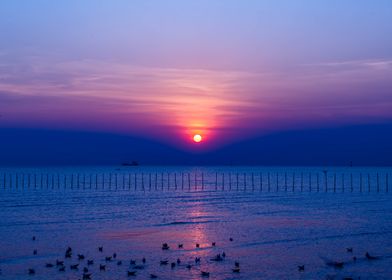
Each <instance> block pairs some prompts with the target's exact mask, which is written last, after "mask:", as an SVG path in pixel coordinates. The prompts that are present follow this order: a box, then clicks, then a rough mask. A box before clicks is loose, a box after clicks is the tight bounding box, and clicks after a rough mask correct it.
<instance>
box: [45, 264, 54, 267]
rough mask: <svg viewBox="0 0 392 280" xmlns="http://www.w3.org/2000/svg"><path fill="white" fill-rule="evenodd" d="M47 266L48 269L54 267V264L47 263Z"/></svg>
mask: <svg viewBox="0 0 392 280" xmlns="http://www.w3.org/2000/svg"><path fill="white" fill-rule="evenodd" d="M45 266H46V267H53V266H54V264H52V263H47V264H46V265H45Z"/></svg>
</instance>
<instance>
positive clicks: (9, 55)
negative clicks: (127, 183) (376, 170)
mask: <svg viewBox="0 0 392 280" xmlns="http://www.w3.org/2000/svg"><path fill="white" fill-rule="evenodd" d="M391 18H392V2H391V1H389V0H375V1H369V0H366V1H365V0H345V1H341V0H328V1H324V0H313V1H307V0H296V1H292V0H275V1H266V0H265V1H264V0H259V1H254V0H225V1H219V0H187V1H183V0H166V1H160V0H150V1H145V0H130V1H126V0H117V1H103V0H84V1H78V0H57V1H53V0H34V1H23V0H2V1H1V2H0V136H1V135H2V137H0V144H2V145H1V146H0V152H2V155H3V157H2V159H0V164H2V165H7V164H21V165H23V164H31V165H34V164H43V163H45V164H52V163H53V164H55V163H64V164H67V163H69V164H71V163H80V162H85V160H84V159H85V158H86V156H91V154H90V153H89V152H87V150H91V147H92V146H94V147H96V148H97V149H98V148H99V149H100V151H102V150H106V157H105V158H107V159H110V160H108V161H107V162H105V160H102V159H101V160H100V159H99V158H95V157H94V159H95V160H93V161H92V162H88V163H89V164H94V163H100V164H105V163H114V162H116V161H120V160H126V159H125V157H129V159H130V158H131V157H132V159H135V158H137V159H138V160H140V161H142V162H143V161H145V162H146V163H149V164H154V163H160V164H165V163H170V164H181V163H188V162H192V163H194V162H193V161H192V160H191V159H190V158H197V159H198V161H202V162H203V163H209V162H211V163H212V162H214V163H217V164H219V163H221V164H227V163H228V162H229V161H230V162H238V163H241V164H248V163H252V164H253V163H254V164H257V163H262V164H279V163H281V164H285V163H292V164H295V163H297V164H304V163H306V164H327V163H328V164H345V163H347V162H348V161H349V160H350V158H357V161H358V162H360V163H361V164H364V165H367V164H368V165H377V164H380V165H391V164H392V160H391V157H390V156H389V155H388V154H386V153H385V152H384V153H383V151H384V150H391V149H392V144H389V145H388V142H386V139H390V138H388V137H390V134H391V133H390V128H391V126H390V125H391V124H392V36H390V35H389V34H392V20H391ZM342 129H343V130H342ZM344 131H352V133H351V134H350V133H343V132H344ZM374 131H377V135H372V137H370V138H371V141H368V142H366V143H363V142H361V141H359V142H358V135H361V136H362V137H369V135H370V134H371V133H374ZM336 133H338V134H339V133H341V134H342V133H343V136H342V137H343V138H341V140H339V139H336ZM195 134H200V135H201V136H202V137H203V141H202V142H200V143H197V144H196V143H194V142H193V141H192V139H193V136H194V135H195ZM292 135H302V136H301V137H303V141H300V142H299V143H298V145H297V146H296V149H297V150H298V151H299V152H300V154H302V155H304V158H307V160H306V161H303V160H301V159H296V161H293V156H292V155H290V152H287V151H286V152H283V151H282V150H281V149H280V148H279V147H277V146H276V145H275V144H274V143H278V142H279V143H282V145H287V143H289V142H290V143H291V142H292V141H293V138H292ZM317 135H324V136H323V137H321V138H320V137H319V138H318V136H317ZM20 137H23V138H22V139H21V138H20ZM70 138H72V141H66V139H70ZM53 139H56V142H55V143H54V142H52V141H53ZM86 139H89V140H88V141H86ZM119 139H122V140H119ZM268 139H275V140H274V141H270V140H268ZM309 139H318V140H317V143H316V144H317V145H318V146H317V145H316V146H317V147H318V148H317V149H314V150H312V149H310V147H309V145H305V144H301V143H306V142H307V141H308V140H309ZM337 140H338V141H337ZM336 141H337V142H336ZM15 143H19V144H18V145H16V144H15ZM32 143H35V144H34V145H33V144H32ZM328 143H335V144H336V145H335V146H336V147H337V148H336V150H333V151H331V153H332V154H331V153H329V154H328V155H326V154H324V155H322V154H320V155H319V156H314V155H315V153H316V150H320V149H322V147H324V146H325V145H328ZM381 143H385V145H384V144H381ZM353 145H354V146H355V145H356V146H358V149H359V151H358V150H356V151H354V150H353V149H351V148H350V147H352V146H353ZM89 146H90V148H89ZM260 146H262V149H260V148H261V147H260ZM380 147H383V149H384V150H382V149H381V148H380ZM52 148H53V149H55V151H56V152H58V153H60V154H62V153H66V154H67V155H68V156H67V157H66V160H64V157H63V159H61V160H59V157H58V156H55V155H54V154H53V149H52ZM34 150H35V151H34ZM36 150H39V151H40V155H41V156H43V157H42V158H41V159H39V157H40V156H38V155H37V154H36ZM125 150H126V151H127V152H126V156H125V155H124V154H123V153H122V151H125ZM248 150H250V151H258V153H259V154H258V155H257V158H261V157H263V156H264V155H266V153H268V152H273V153H275V154H279V156H277V157H275V158H278V159H279V160H280V162H277V161H276V160H275V159H274V157H271V158H270V160H266V159H265V158H269V157H263V158H264V160H263V161H260V162H257V161H255V158H254V157H255V156H256V155H253V154H252V152H249V151H248ZM348 150H349V151H351V154H345V153H344V152H345V151H348ZM22 151H23V152H22ZM226 153H229V154H233V155H236V156H233V157H232V158H228V157H226V156H224V154H226ZM342 153H343V154H344V155H345V157H344V158H342ZM170 155H172V159H170V160H167V161H162V157H164V158H169V157H171V156H170ZM174 155H178V156H174ZM361 155H362V156H361ZM43 158H44V159H45V161H42V159H43ZM16 159H17V160H16ZM130 160H131V159H130ZM196 163H197V162H196Z"/></svg>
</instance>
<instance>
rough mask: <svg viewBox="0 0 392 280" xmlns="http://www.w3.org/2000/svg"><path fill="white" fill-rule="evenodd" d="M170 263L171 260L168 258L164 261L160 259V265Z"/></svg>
mask: <svg viewBox="0 0 392 280" xmlns="http://www.w3.org/2000/svg"><path fill="white" fill-rule="evenodd" d="M168 263H169V261H168V260H163V261H160V265H167V264H168Z"/></svg>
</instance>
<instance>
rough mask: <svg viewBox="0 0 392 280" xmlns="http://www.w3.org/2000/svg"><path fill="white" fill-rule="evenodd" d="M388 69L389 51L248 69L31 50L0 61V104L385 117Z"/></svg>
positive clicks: (177, 123) (139, 124) (229, 115)
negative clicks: (33, 53) (55, 56)
mask: <svg viewBox="0 0 392 280" xmlns="http://www.w3.org/2000/svg"><path fill="white" fill-rule="evenodd" d="M391 74H392V60H360V61H343V62H328V63H319V64H311V65H302V66H298V67H297V68H296V69H294V70H292V69H291V71H290V72H286V71H281V72H268V71H266V72H246V71H218V70H206V69H179V68H159V67H144V66H138V65H132V64H126V63H120V62H114V61H102V60H72V61H66V60H50V59H48V58H47V59H43V58H40V57H31V58H29V59H26V60H24V63H20V64H18V63H15V62H8V63H7V62H4V61H3V62H2V63H0V113H2V114H3V115H4V116H5V117H4V118H3V120H2V122H3V123H5V122H8V123H10V124H11V123H25V124H26V123H29V122H31V123H38V124H48V125H57V126H72V127H80V128H85V129H89V128H90V129H105V130H116V131H122V132H129V133H144V134H150V135H153V134H164V135H166V136H163V137H167V138H170V137H171V136H170V135H171V134H172V133H177V134H182V135H183V136H184V137H187V136H189V135H191V134H192V133H195V132H202V133H204V134H206V135H209V136H210V137H214V136H215V135H216V134H218V133H223V132H224V133H226V134H232V135H237V137H238V135H241V136H242V135H246V134H250V133H256V132H257V133H259V132H260V131H261V130H265V131H267V130H272V129H280V128H283V127H287V126H293V125H304V126H306V125H307V124H313V123H328V122H335V123H336V122H345V121H346V122H350V121H353V120H360V119H366V118H368V117H369V116H372V118H379V119H385V118H391V117H392V112H391V110H389V109H388V108H390V107H389V106H392V96H391V91H392V81H391V80H390V78H389V77H390V76H391ZM380 101H382V104H380ZM159 128H160V129H159ZM167 129H171V131H170V132H168V133H164V131H166V130H167ZM222 137H224V136H222Z"/></svg>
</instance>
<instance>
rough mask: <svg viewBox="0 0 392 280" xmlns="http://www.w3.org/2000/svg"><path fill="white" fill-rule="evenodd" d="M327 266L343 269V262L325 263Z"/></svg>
mask: <svg viewBox="0 0 392 280" xmlns="http://www.w3.org/2000/svg"><path fill="white" fill-rule="evenodd" d="M327 265H329V266H333V267H335V268H343V266H344V262H336V261H333V262H327Z"/></svg>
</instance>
